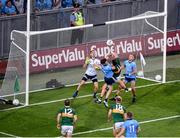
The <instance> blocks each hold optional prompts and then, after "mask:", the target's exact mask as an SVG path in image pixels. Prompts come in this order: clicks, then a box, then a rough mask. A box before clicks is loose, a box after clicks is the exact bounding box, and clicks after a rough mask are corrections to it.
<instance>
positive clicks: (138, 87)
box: [0, 80, 180, 112]
mask: <svg viewBox="0 0 180 138" xmlns="http://www.w3.org/2000/svg"><path fill="white" fill-rule="evenodd" d="M175 82H180V80H176V81H169V82H166V83H153V84H148V85H143V86H137V87H136V88H137V89H140V88H145V87H151V86H156V85H163V84H169V83H175ZM113 92H116V90H114V91H113ZM98 94H100V93H98ZM91 96H92V94H88V95H83V96H79V97H77V98H76V99H81V98H86V97H91ZM65 99H67V98H64V99H59V100H53V101H48V102H41V103H34V104H30V105H28V106H18V107H13V108H8V109H3V110H0V112H2V111H9V110H14V109H19V108H24V107H32V106H37V105H45V104H49V103H56V102H61V101H64V100H65ZM69 99H73V98H69Z"/></svg>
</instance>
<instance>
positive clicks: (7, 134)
mask: <svg viewBox="0 0 180 138" xmlns="http://www.w3.org/2000/svg"><path fill="white" fill-rule="evenodd" d="M0 134H3V135H5V136H9V137H19V136H15V135H12V134H9V133H5V132H0Z"/></svg>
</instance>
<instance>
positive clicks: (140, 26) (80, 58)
mask: <svg viewBox="0 0 180 138" xmlns="http://www.w3.org/2000/svg"><path fill="white" fill-rule="evenodd" d="M164 16H165V13H164V12H162V13H159V12H154V11H148V12H145V13H143V14H140V15H137V16H134V17H131V18H127V19H122V20H116V21H109V22H106V23H104V24H96V25H93V24H89V25H84V26H81V27H70V28H60V29H55V30H46V31H37V32H36V31H35V32H30V57H28V58H29V61H30V65H29V72H30V74H29V81H28V82H29V93H31V92H37V91H43V90H48V89H54V88H61V87H65V86H72V85H77V84H78V83H79V81H80V80H81V78H82V77H83V75H84V73H85V69H83V68H82V65H83V64H84V61H85V58H86V56H88V55H89V53H90V50H91V49H92V48H93V49H94V50H95V53H96V56H97V58H99V59H102V58H103V57H104V56H106V55H108V54H110V53H111V52H113V51H115V52H117V54H118V56H119V57H120V60H121V64H123V62H124V61H125V60H127V59H128V56H129V55H130V54H133V55H134V57H135V62H136V64H137V70H138V73H137V77H138V78H140V79H138V81H139V84H141V85H142V86H146V85H149V84H153V83H161V82H162V81H163V80H165V77H166V76H165V75H164V74H163V70H164V68H165V65H164V63H163V58H164V57H163V50H164V47H163V45H164V39H165V37H166V36H165V35H164V29H165V27H164V25H165V24H164ZM11 35H12V43H11V49H10V54H9V59H8V65H7V69H6V74H5V77H4V81H3V84H2V89H1V93H0V97H1V98H4V99H11V100H13V99H14V98H16V97H17V99H19V100H20V103H22V105H23V104H24V103H25V94H26V83H27V78H26V75H25V74H26V33H25V32H20V31H13V32H12V34H11ZM107 40H112V41H113V42H114V44H113V46H111V47H109V46H107V44H106V41H107ZM97 72H98V75H97V76H98V80H103V74H102V72H101V71H97ZM122 74H123V72H122ZM122 78H123V75H122ZM17 84H18V85H17ZM90 91H91V90H90ZM47 92H48V91H47ZM44 93H45V92H44V91H43V92H42V93H41V95H43V94H44ZM67 93H72V92H67ZM52 95H53V93H52ZM69 95H71V94H69ZM39 96H40V95H39ZM31 98H32V99H33V100H31ZM57 98H59V97H58V96H57ZM48 100H49V99H48V97H45V98H44V102H48ZM38 102H39V101H38V97H36V98H35V97H33V96H32V97H31V96H30V104H35V103H38ZM41 102H42V101H41Z"/></svg>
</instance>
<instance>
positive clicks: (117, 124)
mask: <svg viewBox="0 0 180 138" xmlns="http://www.w3.org/2000/svg"><path fill="white" fill-rule="evenodd" d="M121 103H122V98H121V97H120V96H116V104H113V105H111V108H110V109H109V112H108V121H111V118H113V121H114V125H113V135H114V137H117V134H118V133H119V132H120V130H121V128H122V125H123V123H124V115H125V112H126V109H125V107H124V106H122V105H121Z"/></svg>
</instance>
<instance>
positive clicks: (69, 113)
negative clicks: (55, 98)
mask: <svg viewBox="0 0 180 138" xmlns="http://www.w3.org/2000/svg"><path fill="white" fill-rule="evenodd" d="M60 113H61V116H62V119H61V125H68V126H72V125H73V119H74V115H75V114H76V113H75V110H74V109H73V108H70V107H65V108H63V109H61V110H60Z"/></svg>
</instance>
